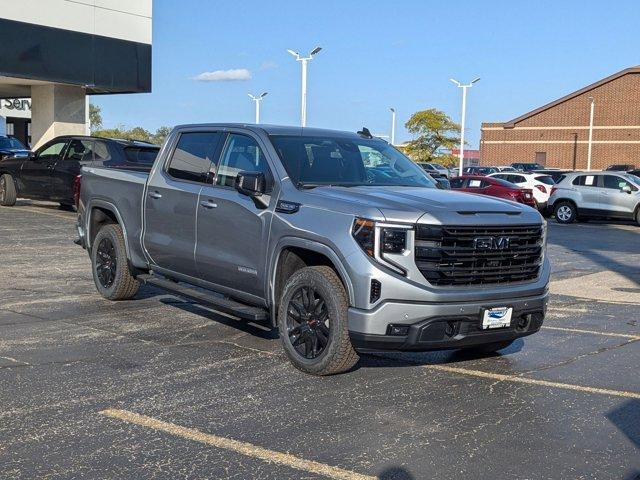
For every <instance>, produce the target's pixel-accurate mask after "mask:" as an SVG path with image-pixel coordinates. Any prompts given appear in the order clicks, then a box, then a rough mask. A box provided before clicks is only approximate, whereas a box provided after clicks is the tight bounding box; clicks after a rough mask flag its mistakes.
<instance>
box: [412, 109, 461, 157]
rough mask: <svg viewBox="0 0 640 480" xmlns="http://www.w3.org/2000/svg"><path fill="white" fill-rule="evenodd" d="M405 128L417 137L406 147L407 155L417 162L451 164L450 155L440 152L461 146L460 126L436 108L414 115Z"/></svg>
mask: <svg viewBox="0 0 640 480" xmlns="http://www.w3.org/2000/svg"><path fill="white" fill-rule="evenodd" d="M404 126H405V128H406V129H407V130H408V131H409V132H410V133H412V134H413V135H414V136H415V138H414V139H413V140H411V141H410V142H408V143H407V145H406V147H405V153H406V154H407V155H409V157H411V159H412V160H413V161H415V162H441V163H442V162H447V163H449V161H450V159H449V158H447V157H450V155H448V156H447V155H441V154H439V153H438V151H439V150H441V149H449V150H450V149H452V148H456V147H457V146H459V144H460V125H458V124H457V123H455V122H454V121H453V120H451V118H449V116H448V115H447V114H445V113H444V112H441V111H440V110H437V109H435V108H430V109H428V110H422V111H419V112H416V113H414V114H413V115H411V118H409V120H407V123H405V124H404Z"/></svg>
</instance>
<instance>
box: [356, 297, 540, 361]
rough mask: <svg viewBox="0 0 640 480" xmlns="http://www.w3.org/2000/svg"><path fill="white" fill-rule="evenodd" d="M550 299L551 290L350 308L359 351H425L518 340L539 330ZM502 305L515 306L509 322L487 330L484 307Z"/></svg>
mask: <svg viewBox="0 0 640 480" xmlns="http://www.w3.org/2000/svg"><path fill="white" fill-rule="evenodd" d="M547 301H548V292H545V293H544V294H543V295H539V296H535V297H525V298H520V299H509V300H495V301H485V302H473V303H459V304H415V303H392V302H387V303H385V304H383V305H381V306H379V307H378V308H376V309H374V310H371V311H363V310H358V309H354V308H351V309H349V333H350V336H351V341H352V343H353V345H354V347H356V348H357V349H358V350H360V351H379V350H408V351H425V350H438V349H448V348H464V347H469V346H473V345H481V344H485V343H493V342H502V341H507V340H515V339H516V338H519V337H524V336H527V335H531V334H532V333H535V332H537V331H538V330H539V329H540V327H541V326H542V322H543V321H544V316H545V314H546V309H547ZM504 306H507V307H512V308H513V315H512V320H511V325H510V326H509V327H506V328H500V329H491V330H483V329H482V328H481V313H482V311H483V310H484V309H486V308H492V307H504ZM390 325H394V326H397V325H401V326H407V327H408V332H407V333H406V335H401V336H400V335H390V334H389V331H390V327H389V326H390Z"/></svg>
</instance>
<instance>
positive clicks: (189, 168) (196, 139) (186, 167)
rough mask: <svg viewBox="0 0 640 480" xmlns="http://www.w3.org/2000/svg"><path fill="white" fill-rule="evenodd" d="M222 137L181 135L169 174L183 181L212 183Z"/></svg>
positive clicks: (215, 133) (196, 134)
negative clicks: (215, 156) (215, 159)
mask: <svg viewBox="0 0 640 480" xmlns="http://www.w3.org/2000/svg"><path fill="white" fill-rule="evenodd" d="M220 137H221V135H220V133H219V132H188V133H183V134H181V135H180V138H179V139H178V144H177V145H176V148H175V150H174V151H173V155H171V160H170V161H169V165H168V167H167V173H168V174H169V175H171V176H172V177H174V178H178V179H181V180H188V181H191V182H201V183H210V182H211V179H212V178H213V175H214V173H215V167H214V164H213V161H214V155H215V153H216V149H217V147H218V143H219V142H220Z"/></svg>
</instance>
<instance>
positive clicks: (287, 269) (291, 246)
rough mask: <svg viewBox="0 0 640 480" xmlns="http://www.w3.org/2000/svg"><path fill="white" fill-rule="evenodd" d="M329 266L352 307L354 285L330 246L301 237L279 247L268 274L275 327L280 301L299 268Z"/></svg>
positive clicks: (270, 305) (270, 308)
mask: <svg viewBox="0 0 640 480" xmlns="http://www.w3.org/2000/svg"><path fill="white" fill-rule="evenodd" d="M314 265H327V266H329V267H331V268H333V270H334V271H335V272H336V274H337V275H338V277H339V278H340V280H341V281H342V284H343V285H344V287H345V290H346V292H347V298H348V299H349V304H350V305H353V303H354V301H355V294H354V290H353V284H352V283H351V279H350V278H349V275H348V273H347V270H346V269H345V267H344V265H343V262H342V260H341V259H340V257H339V256H338V254H336V252H335V251H334V250H333V249H332V248H331V247H329V246H327V245H325V244H322V243H319V242H315V241H312V240H305V239H300V238H285V239H282V240H280V242H279V243H278V244H277V246H276V248H275V250H274V255H273V256H272V261H271V263H270V268H269V275H268V282H269V283H268V290H267V291H268V295H267V297H268V301H269V310H270V314H271V315H270V316H271V323H272V325H274V326H275V325H277V312H278V299H279V297H280V293H281V292H282V289H283V287H284V284H285V282H286V279H287V278H289V276H290V275H291V274H292V273H294V272H295V271H297V270H299V269H300V268H304V267H308V266H314Z"/></svg>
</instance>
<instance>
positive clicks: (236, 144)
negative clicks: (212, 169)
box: [216, 133, 269, 187]
mask: <svg viewBox="0 0 640 480" xmlns="http://www.w3.org/2000/svg"><path fill="white" fill-rule="evenodd" d="M240 172H260V173H264V175H265V178H266V179H267V181H268V179H269V166H268V165H267V160H266V159H265V157H264V154H263V153H262V150H261V149H260V147H259V146H258V143H257V142H256V141H255V140H254V139H253V138H251V137H248V136H246V135H238V134H235V133H232V134H230V135H229V137H228V139H227V144H226V145H225V147H224V151H223V152H222V157H221V160H220V166H219V167H218V176H217V177H216V185H218V186H220V187H233V186H234V183H235V180H236V177H237V176H238V173H240Z"/></svg>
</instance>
